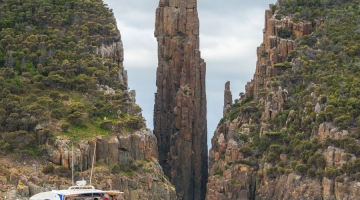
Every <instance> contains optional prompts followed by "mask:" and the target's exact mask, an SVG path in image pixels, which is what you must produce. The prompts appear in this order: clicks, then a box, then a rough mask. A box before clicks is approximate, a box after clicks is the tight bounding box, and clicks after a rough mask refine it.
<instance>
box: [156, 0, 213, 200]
mask: <svg viewBox="0 0 360 200" xmlns="http://www.w3.org/2000/svg"><path fill="white" fill-rule="evenodd" d="M155 37H156V38H157V41H158V68H157V75H156V86H157V92H156V94H155V106H154V134H155V135H156V137H157V139H158V147H159V162H160V165H161V166H162V167H163V169H164V173H165V174H166V176H168V177H169V179H170V181H171V182H172V183H173V184H174V185H175V187H176V191H177V195H178V199H184V200H188V199H196V200H201V199H204V198H205V192H206V182H207V173H208V172H207V169H208V167H207V157H208V156H207V144H206V137H207V128H206V127H207V121H206V94H205V72H206V67H205V62H204V60H203V59H201V57H200V50H199V18H198V12H197V1H196V0H187V1H186V0H177V1H175V0H160V2H159V6H158V8H157V9H156V24H155Z"/></svg>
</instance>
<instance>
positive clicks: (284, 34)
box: [278, 27, 292, 38]
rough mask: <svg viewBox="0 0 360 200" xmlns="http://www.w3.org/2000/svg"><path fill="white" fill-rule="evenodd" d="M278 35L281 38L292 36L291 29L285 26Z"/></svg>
mask: <svg viewBox="0 0 360 200" xmlns="http://www.w3.org/2000/svg"><path fill="white" fill-rule="evenodd" d="M278 35H279V37H281V38H290V37H291V36H292V31H291V30H290V29H289V28H287V27H285V28H281V29H280V30H279V33H278Z"/></svg>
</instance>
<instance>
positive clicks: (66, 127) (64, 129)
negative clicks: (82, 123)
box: [61, 122, 70, 133]
mask: <svg viewBox="0 0 360 200" xmlns="http://www.w3.org/2000/svg"><path fill="white" fill-rule="evenodd" d="M69 128H70V125H69V124H68V123H66V122H65V123H63V124H61V130H62V132H64V133H65V132H68V130H69Z"/></svg>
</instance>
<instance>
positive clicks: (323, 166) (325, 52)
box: [206, 1, 360, 200]
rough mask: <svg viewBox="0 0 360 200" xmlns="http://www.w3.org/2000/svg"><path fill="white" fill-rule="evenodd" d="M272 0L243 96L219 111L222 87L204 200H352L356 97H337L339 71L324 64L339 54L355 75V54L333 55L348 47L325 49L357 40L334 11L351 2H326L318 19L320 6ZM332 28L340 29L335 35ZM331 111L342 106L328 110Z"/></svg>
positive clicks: (356, 156)
mask: <svg viewBox="0 0 360 200" xmlns="http://www.w3.org/2000/svg"><path fill="white" fill-rule="evenodd" d="M279 2H280V3H277V4H276V5H270V9H269V10H266V12H265V28H264V32H263V33H264V39H263V43H262V44H261V45H260V46H259V47H258V48H257V51H256V53H257V58H258V60H257V64H256V71H255V73H254V78H253V79H252V80H251V81H250V82H248V84H247V85H246V87H245V89H246V93H245V95H244V97H242V98H241V99H239V100H238V101H237V100H236V101H235V103H234V104H233V105H231V106H230V107H229V109H226V110H225V107H226V105H228V98H229V93H228V92H227V89H226V90H225V94H224V97H225V99H224V115H225V116H224V118H223V119H222V120H221V121H220V123H219V125H218V127H217V129H216V131H215V133H214V137H213V138H212V140H211V142H212V147H211V149H210V152H209V168H210V169H209V180H208V184H207V194H206V198H207V199H208V200H210V199H211V200H228V199H244V200H245V199H257V200H258V199H260V200H265V199H266V200H267V199H269V200H270V199H339V200H340V199H357V198H358V197H357V195H359V189H360V187H359V186H360V184H359V181H360V179H359V177H358V176H357V175H359V174H360V173H359V172H358V170H355V168H357V167H358V166H359V164H360V159H359V156H360V154H359V153H360V151H359V150H360V146H359V145H358V144H359V140H358V136H359V135H358V130H359V128H358V125H359V121H358V119H359V118H358V113H354V109H355V107H353V106H351V103H350V102H351V101H352V97H354V98H356V97H355V96H353V95H355V93H354V90H349V91H347V92H343V93H341V95H339V94H340V93H339V91H341V89H339V88H341V86H339V88H338V84H340V85H341V84H345V82H342V83H341V82H337V80H338V77H337V75H334V76H333V74H334V73H339V74H341V73H340V72H339V71H337V70H340V67H338V68H337V67H335V68H333V69H331V70H330V69H329V68H328V66H329V65H328V63H338V62H339V60H337V58H335V57H331V56H329V55H338V56H339V55H342V56H344V57H343V58H342V59H341V61H340V63H342V65H341V66H342V67H343V68H341V70H345V71H348V70H349V71H351V73H356V74H357V73H358V70H351V69H353V68H352V67H350V66H351V64H349V63H351V62H349V63H348V62H347V61H350V60H353V59H355V60H357V58H356V56H355V57H354V54H351V53H346V55H344V54H342V53H340V52H341V50H340V49H344V51H345V49H347V48H349V47H348V46H346V45H344V46H341V45H339V44H338V45H339V46H338V47H339V49H334V48H331V47H332V46H331V45H335V44H336V43H337V42H339V41H342V40H341V39H340V38H344V37H345V38H348V39H349V38H350V40H354V41H353V42H352V43H354V42H355V41H358V39H359V38H357V37H350V36H349V35H352V33H353V32H354V31H355V30H356V28H354V27H352V26H346V25H345V24H346V23H349V21H351V20H350V19H349V20H348V17H347V16H345V15H342V14H339V13H341V12H343V10H346V9H348V8H349V7H351V6H354V5H356V4H357V2H356V1H348V2H347V3H346V5H345V4H344V7H345V8H339V7H338V4H336V3H335V4H333V5H331V4H330V5H329V4H326V5H325V6H334V7H332V8H333V10H329V11H326V12H327V13H326V16H330V17H329V18H328V19H327V20H323V15H324V14H323V15H319V13H317V14H315V13H316V12H318V11H319V10H321V8H319V7H321V6H323V5H322V4H320V3H319V4H310V3H306V4H307V5H306V6H305V5H304V4H305V3H304V4H302V3H295V4H293V3H292V2H290V1H279ZM287 6H288V7H287ZM299 8H302V9H308V10H307V11H306V12H307V13H311V14H310V15H311V16H313V19H312V22H309V21H307V20H304V19H302V20H299V18H300V17H299V13H295V11H296V10H297V9H299ZM291 9H293V10H292V11H294V10H295V11H294V12H289V10H290V11H291ZM338 10H342V11H338ZM313 11H314V12H313ZM334 13H336V15H335V14H334ZM353 14H354V16H357V17H358V16H359V13H357V14H355V13H353ZM314 16H316V17H314ZM305 18H306V16H305ZM294 21H296V23H295V22H294ZM335 21H336V23H338V24H337V25H335ZM340 21H341V22H340ZM342 21H344V22H342ZM345 21H346V22H345ZM334 27H339V28H338V30H337V31H339V30H344V32H343V33H340V32H341V31H340V32H337V34H336V36H334V35H335V34H334V32H332V31H333V30H334ZM340 27H341V28H340ZM344 27H346V28H344ZM325 33H326V34H325ZM346 34H347V36H344V35H346ZM325 35H326V36H325ZM327 35H329V38H328V37H327ZM330 35H331V36H330ZM333 41H336V42H334V43H332V42H333ZM349 44H350V43H349ZM350 46H351V45H350ZM332 59H333V60H332ZM345 60H346V61H345ZM345 63H346V64H345ZM320 66H324V67H320ZM325 66H326V67H325ZM336 66H338V65H336ZM345 66H347V67H345ZM348 67H349V68H348ZM341 70H340V71H341ZM322 76H325V77H328V79H325V78H322ZM339 76H344V77H351V76H352V75H350V74H348V73H346V72H345V73H344V74H342V75H339ZM346 84H349V85H351V83H346ZM227 85H228V83H227V84H226V86H227ZM332 85H335V86H332ZM334 88H336V89H334ZM339 101H343V103H342V104H338V102H339ZM335 103H336V104H335ZM338 106H340V107H341V109H333V110H332V109H331V108H333V107H334V108H335V107H338ZM344 107H348V108H349V110H348V111H344V110H343V109H344ZM341 110H343V111H341ZM345 116H346V117H345ZM342 118H346V119H349V120H348V121H346V120H345V121H342V120H341V119H342ZM355 121H357V122H355ZM350 146H351V148H349V147H350ZM356 149H358V150H356ZM350 166H351V167H350ZM355 166H356V167H355ZM353 167H355V168H353ZM350 168H351V170H350ZM356 174H357V175H356Z"/></svg>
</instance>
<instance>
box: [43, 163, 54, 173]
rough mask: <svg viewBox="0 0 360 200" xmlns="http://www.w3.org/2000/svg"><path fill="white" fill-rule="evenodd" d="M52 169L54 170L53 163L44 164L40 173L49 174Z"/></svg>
mask: <svg viewBox="0 0 360 200" xmlns="http://www.w3.org/2000/svg"><path fill="white" fill-rule="evenodd" d="M54 170H55V167H54V165H52V164H48V165H46V166H45V167H44V168H43V170H42V173H44V174H50V173H53V172H54Z"/></svg>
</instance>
